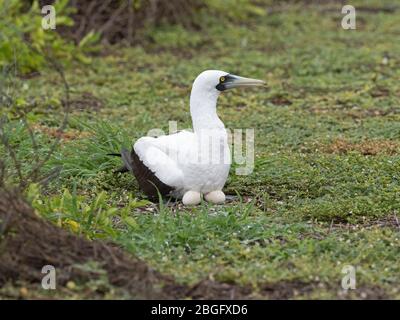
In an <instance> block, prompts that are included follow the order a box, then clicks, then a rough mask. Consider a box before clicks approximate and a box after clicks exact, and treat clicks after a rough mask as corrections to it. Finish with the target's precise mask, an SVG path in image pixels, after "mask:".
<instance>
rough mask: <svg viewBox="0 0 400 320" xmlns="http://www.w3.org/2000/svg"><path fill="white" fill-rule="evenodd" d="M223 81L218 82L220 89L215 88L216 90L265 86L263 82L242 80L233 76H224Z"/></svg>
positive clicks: (250, 79) (242, 78)
mask: <svg viewBox="0 0 400 320" xmlns="http://www.w3.org/2000/svg"><path fill="white" fill-rule="evenodd" d="M223 80H224V81H223V82H220V87H219V88H218V86H217V89H219V90H221V89H222V90H221V91H223V90H227V89H233V88H241V87H260V86H266V83H265V81H262V80H258V79H252V78H244V77H240V76H236V75H233V74H229V75H226V76H225V77H224V78H223Z"/></svg>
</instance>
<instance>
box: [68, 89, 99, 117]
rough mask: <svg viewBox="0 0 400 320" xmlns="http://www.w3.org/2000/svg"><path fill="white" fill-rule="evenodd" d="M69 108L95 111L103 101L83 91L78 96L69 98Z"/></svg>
mask: <svg viewBox="0 0 400 320" xmlns="http://www.w3.org/2000/svg"><path fill="white" fill-rule="evenodd" d="M70 106H71V110H76V111H89V112H97V111H99V110H100V109H101V108H102V107H103V106H104V104H103V101H102V100H100V99H99V98H97V97H95V96H94V95H93V94H91V93H89V92H84V93H83V94H82V95H81V96H80V97H78V98H74V99H71V101H70Z"/></svg>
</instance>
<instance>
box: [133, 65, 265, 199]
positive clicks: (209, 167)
mask: <svg viewBox="0 0 400 320" xmlns="http://www.w3.org/2000/svg"><path fill="white" fill-rule="evenodd" d="M263 83H264V82H263V81H260V80H255V79H248V78H242V77H239V76H234V75H230V74H228V73H227V72H224V71H218V70H207V71H204V72H202V73H201V74H200V75H199V76H198V77H197V78H196V79H195V81H194V83H193V86H192V91H191V95H190V113H191V117H192V122H193V132H190V131H181V132H178V133H175V134H171V135H165V136H160V137H157V138H153V137H142V138H140V139H138V140H137V141H136V143H135V144H134V146H133V148H134V152H135V153H136V154H137V156H138V157H139V159H140V160H141V161H142V162H143V164H144V165H145V166H146V167H147V168H148V169H150V170H151V171H152V172H153V173H154V175H155V176H156V177H157V178H158V179H159V180H160V181H161V182H163V183H164V184H166V185H167V186H170V187H171V188H172V192H171V195H172V196H174V197H176V198H182V197H183V202H184V204H186V205H190V204H197V203H199V202H200V199H201V195H205V198H206V200H208V201H211V202H215V203H221V202H223V201H225V195H224V194H223V193H222V188H223V186H224V185H225V182H226V179H227V177H228V174H229V168H230V165H231V157H230V150H229V145H228V136H227V132H226V129H225V126H224V124H223V123H222V121H221V120H220V118H219V117H218V115H217V99H218V96H219V94H220V93H221V92H222V91H224V90H226V89H230V88H234V87H239V86H255V85H262V84H263Z"/></svg>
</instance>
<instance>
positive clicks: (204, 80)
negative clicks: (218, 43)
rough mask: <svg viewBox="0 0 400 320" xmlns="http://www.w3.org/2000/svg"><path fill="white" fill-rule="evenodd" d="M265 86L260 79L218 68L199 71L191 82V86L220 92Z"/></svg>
mask: <svg viewBox="0 0 400 320" xmlns="http://www.w3.org/2000/svg"><path fill="white" fill-rule="evenodd" d="M257 86H265V82H264V81H262V80H257V79H251V78H244V77H240V76H237V75H234V74H230V73H228V72H225V71H220V70H206V71H203V72H202V73H200V74H199V75H198V76H197V78H196V80H195V81H194V83H193V87H198V88H202V89H203V90H207V91H215V90H216V91H218V93H219V92H222V91H225V90H228V89H233V88H240V87H257Z"/></svg>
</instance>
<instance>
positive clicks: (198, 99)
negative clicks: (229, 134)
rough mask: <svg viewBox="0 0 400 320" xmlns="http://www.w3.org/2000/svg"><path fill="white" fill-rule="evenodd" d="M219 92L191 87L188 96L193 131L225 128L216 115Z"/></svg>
mask: <svg viewBox="0 0 400 320" xmlns="http://www.w3.org/2000/svg"><path fill="white" fill-rule="evenodd" d="M218 96H219V92H218V91H217V90H215V91H209V90H201V89H199V88H196V87H193V89H192V92H191V94H190V114H191V116H192V122H193V131H194V132H200V131H201V130H210V129H223V130H225V126H224V124H223V123H222V121H221V119H220V118H219V117H218V115H217V100H218Z"/></svg>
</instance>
